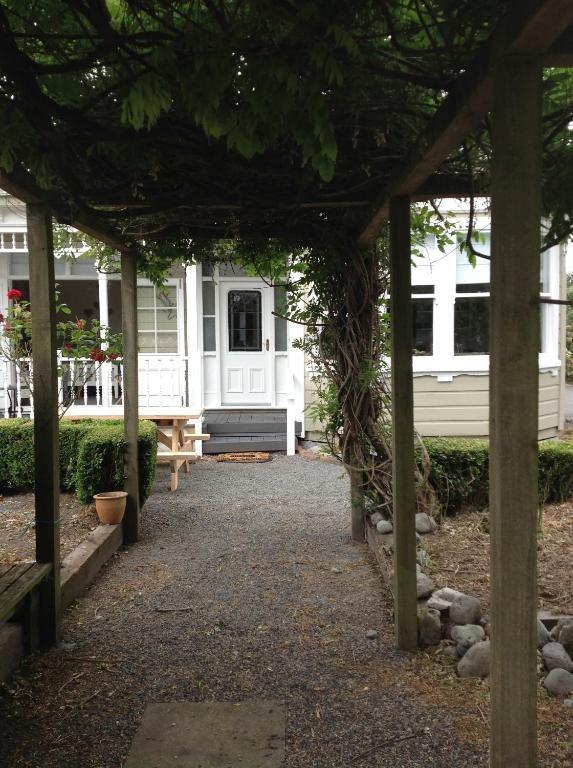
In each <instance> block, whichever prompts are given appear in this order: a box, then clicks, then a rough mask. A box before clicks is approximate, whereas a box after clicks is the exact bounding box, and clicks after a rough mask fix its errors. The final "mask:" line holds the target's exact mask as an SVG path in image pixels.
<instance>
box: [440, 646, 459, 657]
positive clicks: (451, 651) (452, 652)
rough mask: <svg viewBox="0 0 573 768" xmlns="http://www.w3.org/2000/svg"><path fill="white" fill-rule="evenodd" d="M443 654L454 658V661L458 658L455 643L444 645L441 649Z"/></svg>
mask: <svg viewBox="0 0 573 768" xmlns="http://www.w3.org/2000/svg"><path fill="white" fill-rule="evenodd" d="M442 655H443V656H447V657H448V658H450V659H456V661H457V660H458V659H459V658H460V657H459V656H458V649H457V648H456V646H455V645H446V647H445V648H444V650H443V651H442Z"/></svg>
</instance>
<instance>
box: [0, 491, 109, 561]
mask: <svg viewBox="0 0 573 768" xmlns="http://www.w3.org/2000/svg"><path fill="white" fill-rule="evenodd" d="M60 516H61V517H60V537H61V557H62V558H64V557H65V555H67V554H69V553H70V552H71V551H72V550H73V549H75V548H76V547H77V546H78V544H80V543H81V542H82V541H83V540H84V539H85V538H86V536H87V535H88V534H89V533H90V531H93V530H94V529H95V528H96V527H97V526H98V524H99V523H98V519H97V515H96V513H95V507H94V506H93V504H90V505H88V506H86V505H85V504H82V503H81V502H79V501H78V500H77V499H76V497H75V496H74V494H73V493H62V494H61V496H60ZM35 540H36V531H35V527H34V494H33V493H17V494H14V495H4V496H0V562H1V563H17V562H19V561H22V560H30V559H33V558H34V556H35Z"/></svg>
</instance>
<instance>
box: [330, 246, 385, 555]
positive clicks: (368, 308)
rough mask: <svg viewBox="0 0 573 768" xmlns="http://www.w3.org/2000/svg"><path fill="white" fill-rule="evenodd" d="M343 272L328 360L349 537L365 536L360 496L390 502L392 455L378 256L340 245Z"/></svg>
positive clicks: (332, 319) (373, 252) (372, 251)
mask: <svg viewBox="0 0 573 768" xmlns="http://www.w3.org/2000/svg"><path fill="white" fill-rule="evenodd" d="M344 256H345V258H344V262H345V264H346V269H345V271H344V275H343V280H342V284H341V286H340V294H339V296H340V299H339V301H340V304H339V306H338V311H337V312H336V313H333V314H332V315H331V316H330V319H331V322H332V325H333V337H334V341H335V343H334V345H333V350H332V352H333V356H334V369H335V371H336V379H337V380H336V381H335V384H336V387H337V393H338V403H339V408H340V412H341V415H342V436H341V442H340V449H341V454H342V459H343V461H344V463H345V465H346V467H347V469H348V472H349V475H350V483H351V505H352V537H353V538H354V539H356V540H359V541H362V540H363V539H364V535H365V525H364V512H365V505H364V501H365V496H366V495H368V496H371V497H376V498H377V499H378V501H380V499H382V500H384V501H388V502H390V499H391V488H390V472H391V467H390V462H391V456H390V451H389V448H388V445H387V441H386V439H385V436H384V429H383V422H384V409H385V405H387V392H386V390H385V377H384V375H383V374H384V372H383V370H382V352H383V341H384V339H383V334H382V326H381V317H380V298H381V294H382V292H383V289H384V285H383V280H382V279H381V273H382V270H381V264H380V256H379V253H378V252H377V251H376V250H375V249H370V250H361V249H359V248H357V247H356V245H355V243H354V242H347V243H346V244H345V253H344Z"/></svg>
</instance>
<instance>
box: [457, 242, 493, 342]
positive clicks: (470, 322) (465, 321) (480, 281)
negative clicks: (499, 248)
mask: <svg viewBox="0 0 573 768" xmlns="http://www.w3.org/2000/svg"><path fill="white" fill-rule="evenodd" d="M461 239H462V236H461V235H460V240H461ZM480 240H481V242H476V244H475V248H476V250H477V251H480V252H482V253H483V254H484V255H485V256H489V252H490V234H489V232H486V233H481V234H480ZM489 273H490V263H489V259H487V258H483V257H481V256H476V264H475V266H473V265H472V264H471V263H470V261H469V259H468V255H467V253H466V252H465V251H463V250H462V248H461V247H460V246H458V249H457V253H456V303H455V307H454V354H456V355H487V354H488V353H489Z"/></svg>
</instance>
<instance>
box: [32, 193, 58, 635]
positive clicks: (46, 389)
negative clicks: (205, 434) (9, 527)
mask: <svg viewBox="0 0 573 768" xmlns="http://www.w3.org/2000/svg"><path fill="white" fill-rule="evenodd" d="M26 217H27V223H28V251H29V257H30V303H31V306H32V349H33V356H34V358H33V363H34V364H33V390H34V462H35V469H34V484H35V485H34V500H35V510H36V560H37V561H38V562H39V563H50V564H51V566H52V571H51V574H50V576H49V578H48V579H47V580H46V581H45V582H43V584H42V586H41V601H40V611H41V622H40V642H41V644H42V645H51V644H53V643H56V642H57V641H58V624H59V614H60V510H59V507H60V503H59V502H60V461H59V434H58V425H59V420H58V365H57V349H56V307H55V279H54V250H53V243H52V217H51V215H50V211H49V210H48V209H47V208H45V207H44V206H43V205H39V204H28V205H27V206H26Z"/></svg>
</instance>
